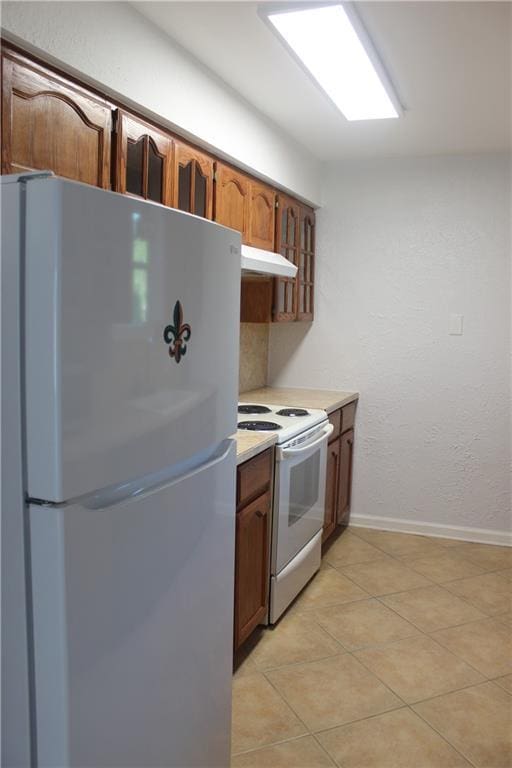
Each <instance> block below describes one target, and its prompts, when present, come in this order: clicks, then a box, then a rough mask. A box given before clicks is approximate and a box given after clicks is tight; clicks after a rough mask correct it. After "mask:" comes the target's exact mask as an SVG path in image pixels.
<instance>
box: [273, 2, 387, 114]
mask: <svg viewBox="0 0 512 768" xmlns="http://www.w3.org/2000/svg"><path fill="white" fill-rule="evenodd" d="M265 15H266V16H267V17H268V20H269V21H270V22H271V24H272V25H273V26H274V28H275V29H276V30H277V32H278V33H279V34H280V35H281V37H282V38H283V39H284V41H285V42H286V43H287V44H288V45H289V46H290V48H291V49H292V50H293V52H294V53H295V54H296V55H297V56H298V57H299V59H300V60H301V62H302V63H303V64H304V66H305V67H306V69H308V70H309V72H310V73H311V74H312V75H313V77H314V79H315V80H316V81H317V82H318V84H319V85H320V87H321V88H322V89H323V90H324V91H325V92H326V94H327V95H328V96H329V97H330V98H331V99H332V101H333V102H334V103H335V105H336V106H337V107H338V109H340V110H341V112H342V113H343V114H344V115H345V117H346V118H347V120H377V119H382V118H390V117H398V111H397V109H396V108H395V106H394V104H393V102H392V100H391V98H390V96H389V95H388V93H387V91H386V89H385V88H384V85H383V83H382V80H381V78H380V77H379V75H378V74H377V71H376V69H375V67H374V65H373V63H372V61H371V60H370V57H369V56H368V53H367V52H366V50H365V47H364V46H363V44H362V42H361V40H360V38H359V37H358V35H357V33H356V30H355V29H354V27H353V26H352V23H351V21H350V18H349V16H348V14H347V12H346V10H345V8H343V6H342V5H327V6H323V7H317V8H312V7H309V8H306V9H299V10H293V11H275V12H273V11H268V12H266V14H265ZM367 47H368V41H367ZM373 58H374V59H376V54H375V55H374V56H373ZM383 74H384V73H383Z"/></svg>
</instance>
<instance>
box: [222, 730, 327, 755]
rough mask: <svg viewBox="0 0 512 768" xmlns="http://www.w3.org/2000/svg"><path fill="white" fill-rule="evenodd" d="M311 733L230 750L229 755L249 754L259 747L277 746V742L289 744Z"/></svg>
mask: <svg viewBox="0 0 512 768" xmlns="http://www.w3.org/2000/svg"><path fill="white" fill-rule="evenodd" d="M312 735H313V734H312V733H310V732H309V731H308V732H307V733H301V734H300V735H299V736H290V738H289V739H279V740H278V741H271V742H269V743H268V744H260V745H259V746H258V747H251V749H244V750H242V751H241V752H232V753H231V757H232V758H233V757H239V756H240V755H250V754H251V753H252V752H259V750H260V749H268V748H269V747H277V746H278V745H279V744H289V743H290V742H291V741H299V739H306V738H307V737H308V736H312Z"/></svg>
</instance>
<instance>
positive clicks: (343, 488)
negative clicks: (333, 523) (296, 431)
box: [337, 429, 354, 525]
mask: <svg viewBox="0 0 512 768" xmlns="http://www.w3.org/2000/svg"><path fill="white" fill-rule="evenodd" d="M340 440H341V453H340V489H339V497H338V516H337V521H338V525H347V523H348V518H349V512H350V495H351V490H352V458H353V451H354V430H353V429H349V430H348V432H344V433H343V434H342V436H341V438H340Z"/></svg>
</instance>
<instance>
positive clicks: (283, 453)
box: [277, 424, 334, 461]
mask: <svg viewBox="0 0 512 768" xmlns="http://www.w3.org/2000/svg"><path fill="white" fill-rule="evenodd" d="M333 432H334V427H333V425H332V424H326V426H325V427H324V428H323V429H322V432H321V435H320V437H318V438H317V439H316V440H313V442H312V443H306V445H301V447H300V448H278V450H277V460H278V461H281V460H282V459H290V458H291V457H292V456H301V455H303V454H305V453H309V452H310V451H311V449H312V448H316V447H317V446H318V445H320V444H321V443H324V442H326V441H327V440H328V439H329V435H332V433H333Z"/></svg>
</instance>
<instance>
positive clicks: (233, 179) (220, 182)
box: [215, 163, 249, 243]
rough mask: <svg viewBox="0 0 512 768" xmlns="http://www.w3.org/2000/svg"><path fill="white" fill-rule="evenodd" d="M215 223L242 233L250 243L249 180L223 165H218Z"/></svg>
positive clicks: (245, 240) (244, 239)
mask: <svg viewBox="0 0 512 768" xmlns="http://www.w3.org/2000/svg"><path fill="white" fill-rule="evenodd" d="M215 221H217V222H218V223H219V224H224V226H226V227H231V228H232V229H236V230H237V231H238V232H241V233H242V240H243V242H244V243H247V242H248V238H247V233H248V222H249V179H248V177H247V176H244V175H243V174H241V173H238V172H237V171H235V170H233V168H229V167H228V166H227V165H224V164H223V163H217V164H216V183H215Z"/></svg>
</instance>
